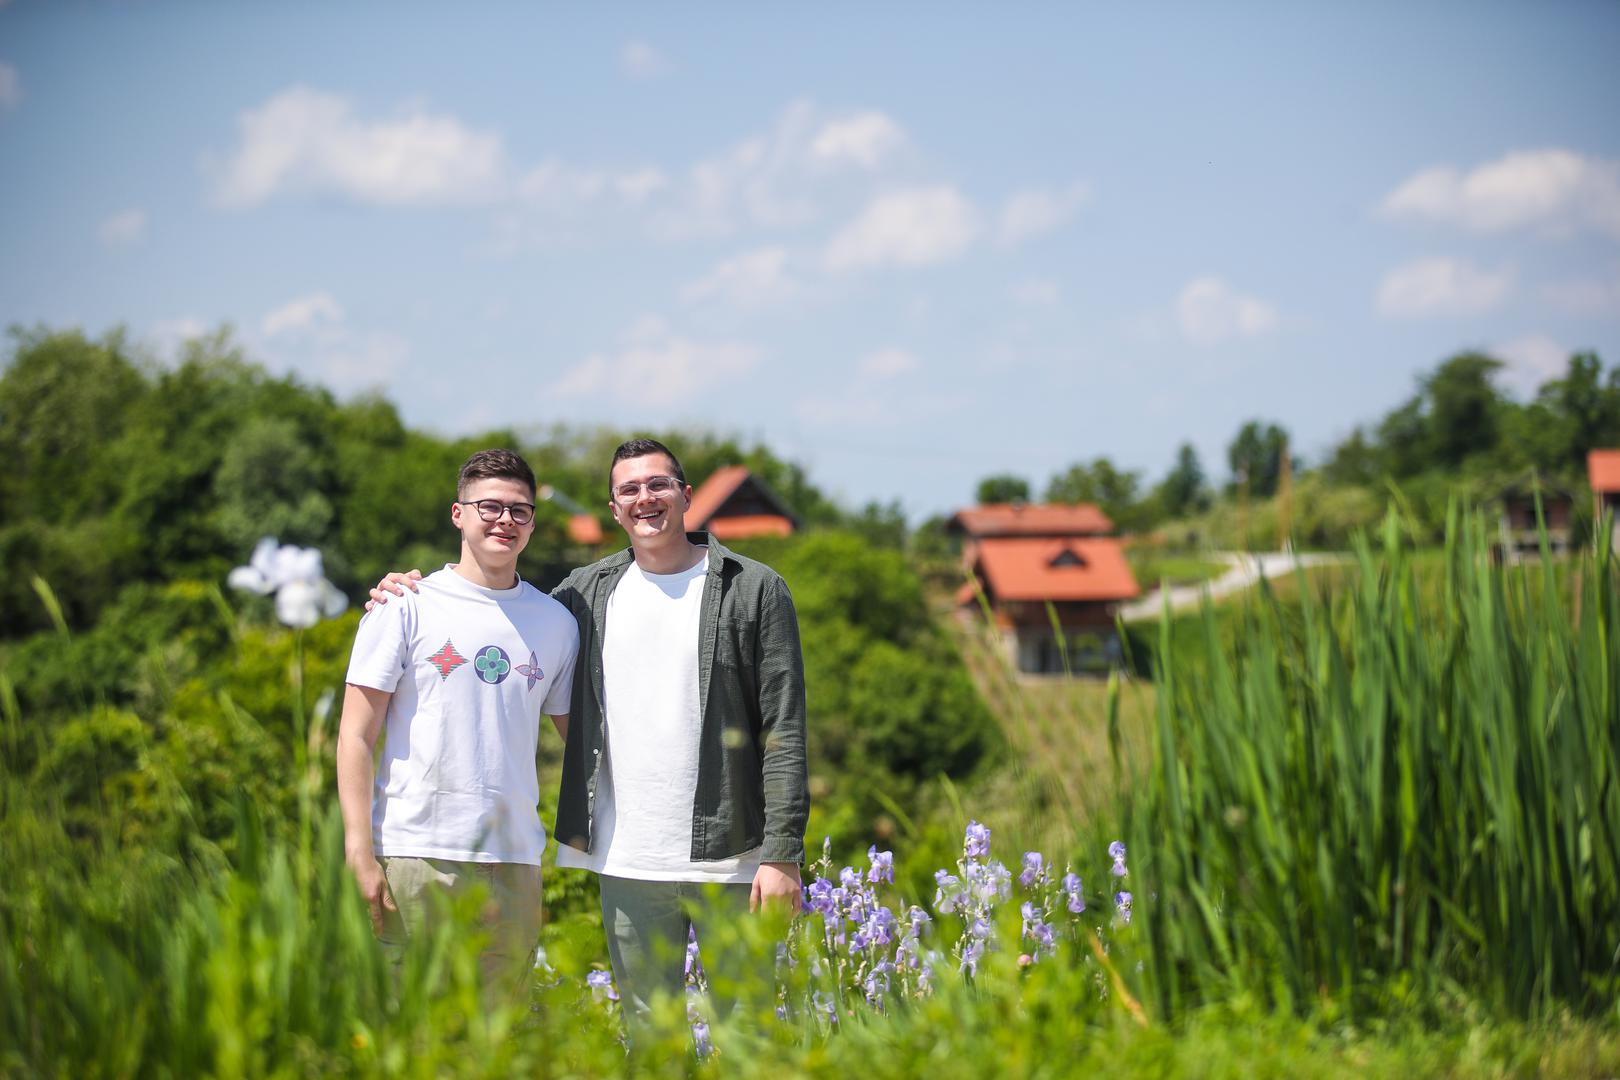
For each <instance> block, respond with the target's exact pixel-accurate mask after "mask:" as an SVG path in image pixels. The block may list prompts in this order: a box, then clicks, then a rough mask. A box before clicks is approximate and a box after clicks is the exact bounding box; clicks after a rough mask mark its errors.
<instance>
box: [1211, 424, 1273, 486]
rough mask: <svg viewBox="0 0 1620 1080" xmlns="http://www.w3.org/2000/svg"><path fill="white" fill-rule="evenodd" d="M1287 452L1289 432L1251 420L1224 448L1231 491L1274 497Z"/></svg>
mask: <svg viewBox="0 0 1620 1080" xmlns="http://www.w3.org/2000/svg"><path fill="white" fill-rule="evenodd" d="M1287 452H1288V432H1286V431H1284V430H1283V429H1282V428H1280V427H1278V426H1277V425H1276V424H1262V423H1261V422H1260V421H1259V420H1250V421H1249V422H1248V423H1246V424H1244V425H1243V426H1242V427H1241V428H1239V429H1238V433H1237V436H1236V437H1235V438H1233V439H1232V442H1231V443H1230V445H1228V446H1227V448H1226V463H1227V465H1228V466H1230V467H1231V469H1232V476H1233V485H1234V487H1238V488H1244V489H1246V490H1247V493H1248V494H1249V495H1251V496H1254V497H1256V498H1264V497H1265V496H1267V495H1272V494H1275V493H1276V491H1277V484H1278V483H1279V482H1280V481H1281V479H1282V464H1283V455H1284V454H1285V453H1287Z"/></svg>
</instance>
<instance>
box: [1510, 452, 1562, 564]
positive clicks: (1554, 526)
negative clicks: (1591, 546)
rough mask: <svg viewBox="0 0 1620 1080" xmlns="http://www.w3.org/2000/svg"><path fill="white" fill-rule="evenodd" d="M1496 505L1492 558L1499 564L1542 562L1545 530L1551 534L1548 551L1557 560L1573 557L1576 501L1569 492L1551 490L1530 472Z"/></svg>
mask: <svg viewBox="0 0 1620 1080" xmlns="http://www.w3.org/2000/svg"><path fill="white" fill-rule="evenodd" d="M1538 500H1539V502H1540V504H1541V517H1540V520H1539V521H1538V520H1537V517H1536V504H1537V502H1538ZM1493 503H1494V506H1495V508H1496V512H1497V532H1496V539H1495V540H1494V541H1493V542H1492V544H1491V555H1492V557H1493V558H1494V559H1495V560H1496V561H1497V562H1498V563H1504V564H1508V565H1512V564H1516V563H1522V562H1533V561H1535V560H1536V559H1539V558H1540V557H1541V530H1542V528H1543V527H1545V528H1546V530H1547V549H1548V551H1549V552H1550V553H1551V554H1552V555H1554V556H1560V555H1567V554H1568V553H1569V551H1570V545H1571V543H1572V542H1573V540H1574V535H1575V526H1574V519H1575V497H1574V496H1573V495H1571V494H1570V493H1569V492H1568V491H1566V490H1564V489H1563V488H1560V487H1557V486H1556V485H1552V486H1549V485H1548V484H1547V483H1545V482H1544V481H1541V480H1540V479H1539V478H1538V477H1537V476H1536V475H1535V473H1534V472H1527V473H1525V474H1524V475H1523V476H1521V477H1519V478H1518V479H1516V480H1514V481H1513V482H1512V483H1511V484H1508V485H1507V486H1506V487H1504V488H1503V489H1502V490H1501V491H1500V492H1498V493H1497V496H1496V498H1495V499H1494V500H1493Z"/></svg>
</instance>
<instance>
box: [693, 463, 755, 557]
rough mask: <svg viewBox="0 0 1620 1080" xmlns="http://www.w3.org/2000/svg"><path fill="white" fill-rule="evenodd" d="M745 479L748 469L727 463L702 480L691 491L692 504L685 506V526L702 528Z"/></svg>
mask: <svg viewBox="0 0 1620 1080" xmlns="http://www.w3.org/2000/svg"><path fill="white" fill-rule="evenodd" d="M747 479H748V469H747V468H746V467H744V466H742V465H727V466H726V467H725V468H723V469H717V470H716V471H715V472H714V474H713V475H711V476H710V477H709V478H708V479H707V480H705V481H703V486H702V487H700V488H698V489H697V490H696V491H694V492H692V505H691V506H688V507H687V508H686V527H687V528H688V529H701V528H704V527H705V526H706V525H707V524H708V522H709V518H710V517H712V516H713V514H714V512H715V511H716V510H718V509H720V507H722V506H724V505H725V502H726V500H727V499H729V498H731V495H732V492H734V491H736V490H737V489H738V488H739V487H741V486H742V482H743V481H744V480H747ZM721 539H722V540H723V539H725V537H721Z"/></svg>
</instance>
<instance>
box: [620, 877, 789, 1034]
mask: <svg viewBox="0 0 1620 1080" xmlns="http://www.w3.org/2000/svg"><path fill="white" fill-rule="evenodd" d="M599 881H600V884H601V890H602V928H603V930H605V931H606V932H607V942H608V955H609V956H610V957H611V959H612V961H613V981H614V982H615V983H616V984H617V985H618V990H619V998H620V1002H621V1005H622V1006H623V1009H624V1014H625V1018H626V1021H627V1023H628V1025H629V1027H630V1029H631V1032H632V1041H634V1032H635V1029H636V1028H637V1027H638V1026H640V1025H641V1024H643V1023H645V1022H646V1020H647V1018H648V1004H649V1002H650V1001H651V1000H652V999H653V997H654V995H656V994H660V993H662V994H667V995H674V996H679V995H681V994H682V993H683V992H684V987H685V983H686V938H687V930H688V929H689V928H691V927H694V926H695V927H696V928H697V936H698V943H699V945H700V947H701V949H702V953H703V966H704V970H705V971H706V972H708V974H709V985H710V989H711V992H712V997H713V1000H714V1006H715V1008H716V1009H718V1010H721V1011H729V1010H730V1009H731V1008H732V1007H733V1006H734V1005H735V1004H736V999H735V995H733V994H731V993H728V992H727V990H728V987H729V985H730V984H731V983H732V982H734V981H736V980H737V979H738V977H739V976H741V977H742V978H743V979H744V980H745V981H746V980H747V979H748V978H749V976H752V975H756V974H757V975H758V976H759V978H761V979H769V978H770V974H771V972H770V968H769V967H768V966H767V967H765V968H763V969H762V970H760V971H759V972H750V971H746V970H745V969H746V968H747V967H751V966H754V961H753V959H752V958H751V957H750V955H749V953H748V952H747V950H746V949H744V948H741V947H740V946H739V945H738V941H737V934H736V933H735V929H736V927H735V925H733V926H731V927H721V926H720V924H721V923H723V922H728V921H729V922H733V924H735V921H737V920H742V919H747V918H748V917H749V914H748V896H749V893H750V892H751V891H752V888H753V886H752V885H751V884H749V883H746V882H745V883H741V884H732V885H716V884H714V883H711V882H701V881H640V880H637V879H634V878H622V877H611V876H609V875H607V874H602V875H600V876H599ZM711 1019H712V1017H711Z"/></svg>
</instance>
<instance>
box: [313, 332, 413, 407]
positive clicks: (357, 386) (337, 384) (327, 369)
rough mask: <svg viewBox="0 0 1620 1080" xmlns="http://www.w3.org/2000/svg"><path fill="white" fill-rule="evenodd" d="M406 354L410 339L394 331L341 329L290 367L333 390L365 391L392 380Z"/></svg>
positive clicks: (389, 382) (384, 384)
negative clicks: (364, 331)
mask: <svg viewBox="0 0 1620 1080" xmlns="http://www.w3.org/2000/svg"><path fill="white" fill-rule="evenodd" d="M410 355H411V346H410V342H408V341H406V340H405V339H404V338H403V337H401V336H399V335H398V334H393V333H389V332H387V331H381V330H374V331H370V332H368V333H363V334H351V333H347V332H345V333H341V334H339V335H338V336H337V338H336V340H334V341H332V342H330V343H328V344H326V345H324V346H322V347H321V348H320V349H318V350H317V351H316V352H315V353H314V354H313V355H312V356H311V357H309V358H308V359H307V360H306V361H304V362H301V363H298V364H296V365H294V366H297V367H298V368H300V369H302V370H307V371H308V372H309V374H310V375H311V376H312V377H313V378H314V379H316V380H317V381H318V382H320V383H321V384H322V385H324V386H329V387H331V388H332V389H334V390H337V391H340V392H341V391H350V390H365V389H370V388H374V387H379V386H387V385H390V384H391V383H393V382H394V379H395V376H397V375H398V374H399V373H400V372H401V371H402V370H404V367H405V363H406V361H407V360H409V359H410Z"/></svg>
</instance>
